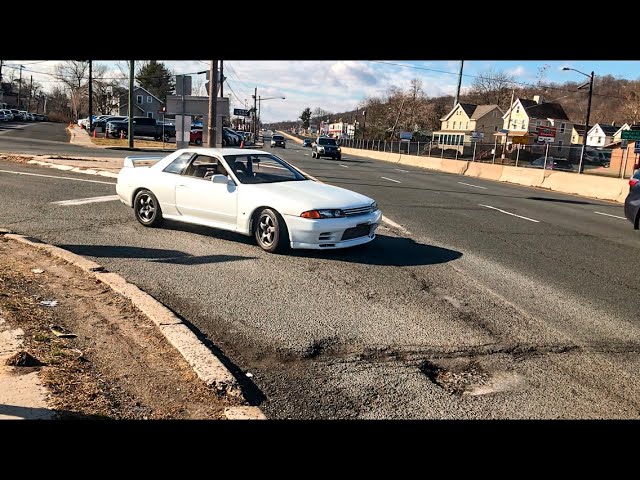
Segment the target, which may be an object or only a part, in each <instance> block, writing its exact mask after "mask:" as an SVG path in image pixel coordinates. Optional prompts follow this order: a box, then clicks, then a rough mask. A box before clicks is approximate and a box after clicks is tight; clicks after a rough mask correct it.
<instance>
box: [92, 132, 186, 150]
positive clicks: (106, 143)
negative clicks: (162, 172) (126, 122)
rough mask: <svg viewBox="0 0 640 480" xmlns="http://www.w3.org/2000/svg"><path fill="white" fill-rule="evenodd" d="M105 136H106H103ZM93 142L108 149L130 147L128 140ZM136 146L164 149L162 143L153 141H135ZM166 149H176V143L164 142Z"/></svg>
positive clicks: (115, 139) (94, 139)
mask: <svg viewBox="0 0 640 480" xmlns="http://www.w3.org/2000/svg"><path fill="white" fill-rule="evenodd" d="M103 135H104V134H103ZM91 142H92V143H93V144H94V145H100V146H106V147H128V146H129V140H127V139H126V138H123V139H120V138H93V137H91ZM134 145H135V146H136V147H151V148H162V142H161V141H157V140H155V141H151V140H140V139H137V138H136V139H135V143H134ZM164 145H165V147H164V148H175V146H176V143H175V142H164Z"/></svg>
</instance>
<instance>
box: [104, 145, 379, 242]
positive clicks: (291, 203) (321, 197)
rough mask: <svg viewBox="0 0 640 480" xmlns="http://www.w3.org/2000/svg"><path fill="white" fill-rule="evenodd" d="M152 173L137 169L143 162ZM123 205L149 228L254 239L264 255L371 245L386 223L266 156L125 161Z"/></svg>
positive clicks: (371, 205)
mask: <svg viewBox="0 0 640 480" xmlns="http://www.w3.org/2000/svg"><path fill="white" fill-rule="evenodd" d="M145 162H146V163H153V162H155V163H154V164H153V165H151V166H140V165H142V164H143V163H145ZM116 192H117V194H118V196H119V197H120V200H121V201H122V202H123V203H124V204H126V205H128V206H130V207H133V211H134V215H135V217H136V219H137V220H138V221H139V222H140V223H141V224H142V225H144V226H147V227H157V226H160V225H161V224H162V221H163V219H169V220H176V221H180V222H186V223H193V224H197V225H204V226H208V227H214V228H219V229H223V230H230V231H234V232H238V233H242V234H244V235H248V236H254V237H255V240H256V242H257V243H258V245H259V246H260V247H261V248H262V249H264V250H266V251H267V252H276V251H284V250H286V249H288V248H310V249H318V250H329V249H336V248H345V247H352V246H356V245H362V244H365V243H368V242H371V241H372V240H373V239H374V238H375V231H376V228H377V227H378V224H379V223H380V220H381V218H382V213H381V212H380V210H379V209H378V205H377V204H376V202H375V201H374V200H373V199H371V198H369V197H366V196H364V195H361V194H359V193H356V192H352V191H350V190H346V189H344V188H340V187H335V186H333V185H327V184H325V183H320V182H316V181H313V180H312V179H310V178H309V177H307V176H306V175H304V174H303V173H302V172H301V171H299V170H298V169H296V168H295V167H293V166H292V165H290V164H289V163H287V162H285V161H284V160H282V159H281V158H279V157H277V156H275V155H272V154H268V153H265V152H263V151H261V150H249V149H235V148H222V149H220V148H187V149H181V150H177V151H176V152H173V153H172V154H170V155H168V156H166V157H164V158H162V159H160V160H158V157H148V156H147V157H135V156H131V157H127V158H126V159H125V161H124V168H122V170H120V173H119V174H118V179H117V183H116Z"/></svg>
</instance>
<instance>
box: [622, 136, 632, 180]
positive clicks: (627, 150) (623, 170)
mask: <svg viewBox="0 0 640 480" xmlns="http://www.w3.org/2000/svg"><path fill="white" fill-rule="evenodd" d="M634 145H635V144H634ZM625 150H626V152H625V153H626V155H625V157H624V166H623V167H622V175H620V178H624V174H625V173H626V172H627V161H628V160H629V145H627V148H626V149H625ZM621 159H622V158H621Z"/></svg>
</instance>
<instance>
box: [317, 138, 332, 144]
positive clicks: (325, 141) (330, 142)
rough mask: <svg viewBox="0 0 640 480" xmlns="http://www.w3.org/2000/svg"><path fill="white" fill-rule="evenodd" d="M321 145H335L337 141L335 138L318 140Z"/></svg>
mask: <svg viewBox="0 0 640 480" xmlns="http://www.w3.org/2000/svg"><path fill="white" fill-rule="evenodd" d="M318 144H319V145H335V144H336V141H335V140H334V139H333V138H321V139H320V140H318Z"/></svg>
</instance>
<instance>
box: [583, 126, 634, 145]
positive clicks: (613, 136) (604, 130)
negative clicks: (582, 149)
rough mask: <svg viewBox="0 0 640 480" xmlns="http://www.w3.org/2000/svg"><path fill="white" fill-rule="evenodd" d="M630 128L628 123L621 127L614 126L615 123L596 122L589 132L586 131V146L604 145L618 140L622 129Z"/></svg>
mask: <svg viewBox="0 0 640 480" xmlns="http://www.w3.org/2000/svg"><path fill="white" fill-rule="evenodd" d="M629 128H631V127H630V126H629V125H628V124H626V123H625V124H624V125H622V126H621V127H618V126H616V124H615V123H613V124H611V125H609V124H606V123H596V124H595V125H594V126H593V127H591V129H590V130H589V132H587V146H589V147H604V146H605V145H609V144H610V143H613V142H615V141H617V140H620V137H621V136H622V131H623V130H629Z"/></svg>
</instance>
